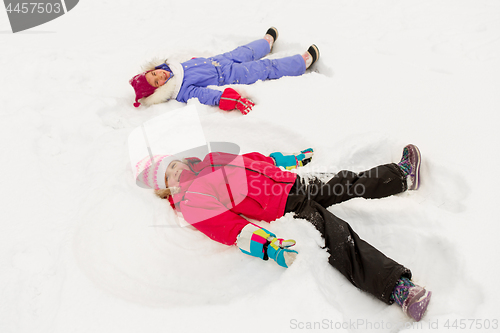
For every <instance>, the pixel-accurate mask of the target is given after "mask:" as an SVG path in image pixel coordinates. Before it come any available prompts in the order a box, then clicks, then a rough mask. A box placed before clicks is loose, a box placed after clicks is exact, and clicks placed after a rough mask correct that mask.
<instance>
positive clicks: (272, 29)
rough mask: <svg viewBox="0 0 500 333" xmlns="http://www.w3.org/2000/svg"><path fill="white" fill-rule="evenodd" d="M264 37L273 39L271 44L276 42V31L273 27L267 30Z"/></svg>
mask: <svg viewBox="0 0 500 333" xmlns="http://www.w3.org/2000/svg"><path fill="white" fill-rule="evenodd" d="M266 35H270V36H271V37H273V39H274V41H273V43H275V42H276V40H278V29H276V28H275V27H270V28H269V29H267V32H266Z"/></svg>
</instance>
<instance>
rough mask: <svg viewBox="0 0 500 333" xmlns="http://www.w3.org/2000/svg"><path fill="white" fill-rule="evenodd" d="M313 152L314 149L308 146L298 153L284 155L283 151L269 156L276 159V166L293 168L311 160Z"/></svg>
mask: <svg viewBox="0 0 500 333" xmlns="http://www.w3.org/2000/svg"><path fill="white" fill-rule="evenodd" d="M313 154H314V150H313V149H312V148H307V149H305V150H303V151H301V152H300V153H298V154H292V155H283V153H280V152H275V153H272V154H271V155H269V156H270V157H272V158H273V159H274V163H275V164H276V166H278V167H283V168H285V169H287V170H292V169H296V168H298V167H301V166H304V165H306V164H307V163H309V162H311V160H312V157H313Z"/></svg>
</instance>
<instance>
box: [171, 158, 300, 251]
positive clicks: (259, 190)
mask: <svg viewBox="0 0 500 333" xmlns="http://www.w3.org/2000/svg"><path fill="white" fill-rule="evenodd" d="M189 166H190V168H191V170H184V171H183V172H182V174H181V177H180V192H179V193H177V194H174V195H173V196H172V197H171V203H173V204H174V205H175V209H177V210H178V211H180V212H181V213H182V215H183V217H184V219H185V220H186V221H187V222H188V223H190V224H191V225H193V226H194V227H195V228H196V229H198V230H199V231H201V232H203V233H204V234H205V235H207V236H208V237H210V238H211V239H213V240H215V241H217V242H220V243H223V244H227V245H233V244H235V243H236V237H237V236H238V234H239V233H240V231H241V229H243V228H244V227H245V226H246V225H247V224H248V223H249V222H248V221H247V220H246V219H244V218H243V217H241V216H240V215H244V216H246V217H248V218H251V219H255V220H263V221H267V222H271V221H273V220H275V219H277V218H280V217H281V216H283V214H284V211H285V205H286V200H287V198H288V193H289V192H290V189H291V188H292V185H293V183H294V182H295V179H296V174H294V173H291V172H288V171H282V170H281V169H280V168H278V167H276V166H275V165H274V162H273V159H272V158H271V157H266V156H264V155H262V154H260V153H249V154H244V155H233V154H228V153H210V154H208V155H207V156H206V157H205V159H204V160H203V161H200V160H195V161H193V160H190V163H189Z"/></svg>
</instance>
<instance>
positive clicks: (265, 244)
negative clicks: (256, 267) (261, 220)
mask: <svg viewBox="0 0 500 333" xmlns="http://www.w3.org/2000/svg"><path fill="white" fill-rule="evenodd" d="M236 245H237V246H238V247H239V248H240V250H241V252H243V253H246V254H248V255H251V256H254V257H257V258H261V259H263V260H268V259H269V258H271V259H274V260H275V261H276V262H277V263H278V265H280V266H283V267H286V268H287V267H288V266H290V265H291V264H292V263H293V261H294V260H295V258H296V257H297V254H298V252H297V251H294V250H289V249H288V248H289V247H291V246H294V245H295V241H294V240H293V239H287V240H284V239H281V238H276V235H275V234H273V233H272V232H269V231H267V230H266V229H264V228H260V227H258V226H256V225H255V224H252V223H249V224H247V225H246V226H245V227H244V228H243V229H242V230H241V232H240V234H239V235H238V239H237V241H236Z"/></svg>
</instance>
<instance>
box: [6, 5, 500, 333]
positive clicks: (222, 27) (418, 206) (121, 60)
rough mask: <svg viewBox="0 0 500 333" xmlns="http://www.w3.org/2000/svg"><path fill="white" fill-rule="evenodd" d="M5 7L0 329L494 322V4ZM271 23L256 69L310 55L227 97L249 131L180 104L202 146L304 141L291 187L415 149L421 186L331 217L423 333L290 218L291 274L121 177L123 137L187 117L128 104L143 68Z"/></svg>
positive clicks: (497, 27) (401, 327)
mask: <svg viewBox="0 0 500 333" xmlns="http://www.w3.org/2000/svg"><path fill="white" fill-rule="evenodd" d="M118 4H119V5H118ZM0 12H2V14H0V39H1V45H2V47H1V48H0V66H1V68H2V75H1V76H0V87H1V91H2V92H1V97H0V105H1V107H0V119H1V121H2V125H3V126H2V130H1V131H0V139H1V147H2V160H1V163H0V168H1V174H2V175H3V177H1V180H0V188H1V202H2V209H1V211H0V220H1V222H0V332H9V333H10V332H123V333H126V332H139V331H141V332H215V331H217V332H255V331H262V330H268V329H272V330H273V331H279V332H288V331H292V332H295V331H334V330H335V331H339V332H341V331H348V332H357V331H377V332H378V331H380V332H395V331H411V330H418V331H445V330H448V329H447V328H446V327H445V324H446V323H447V322H448V324H449V325H450V326H451V325H452V324H453V322H454V321H455V320H456V322H455V325H457V323H458V324H460V322H461V320H465V322H466V328H465V329H459V328H456V327H455V328H453V327H451V329H450V331H460V332H466V331H474V327H476V325H477V323H478V322H481V323H484V324H486V320H489V322H488V323H491V326H490V329H489V330H487V329H485V328H482V329H481V330H480V331H493V329H492V328H493V327H494V326H493V323H494V320H496V322H497V327H498V325H499V324H498V320H500V311H499V310H500V307H499V306H498V303H497V299H498V296H499V295H498V288H497V287H496V278H497V277H498V276H499V274H500V269H499V265H498V260H497V257H496V254H497V252H496V251H498V249H499V245H498V240H497V238H498V236H497V235H498V234H499V231H500V226H499V222H500V221H499V218H498V213H497V211H496V208H495V207H497V202H496V198H497V189H498V188H499V186H500V182H499V177H498V176H497V175H496V166H497V165H498V163H499V162H500V158H499V157H498V154H497V149H498V147H499V143H500V141H499V136H498V132H496V130H497V127H498V121H499V117H498V115H497V113H498V110H499V107H500V94H499V93H498V92H499V91H500V80H499V77H500V61H499V60H500V3H499V2H498V1H493V0H489V1H488V0H476V1H451V0H448V1H445V0H437V1H404V2H400V1H388V0H386V1H377V2H371V1H339V0H332V1H323V2H319V1H317V2H316V1H312V2H308V3H307V4H306V3H305V2H304V1H297V0H289V1H286V2H284V1H272V2H271V1H259V0H258V1H252V2H248V1H222V0H218V1H217V0H216V1H211V2H201V1H193V0H191V1H190V0H186V1H182V2H167V1H157V0H145V1H131V0H124V1H120V2H116V1H105V0H103V1H99V2H92V1H80V2H79V3H78V5H77V6H76V7H75V8H74V9H73V10H72V11H71V12H68V13H67V14H66V15H64V16H62V17H60V18H58V19H56V20H53V21H51V22H48V23H46V24H44V25H41V26H38V27H35V28H33V29H30V30H27V31H25V32H21V33H17V34H12V33H11V32H10V26H9V22H8V18H7V14H6V13H5V12H3V11H0ZM4 13H5V14H4ZM271 25H275V26H276V27H277V28H278V29H279V33H280V34H279V39H278V41H277V42H276V43H275V45H274V50H273V53H272V54H271V55H270V57H282V56H288V55H292V54H295V53H302V52H303V51H304V50H305V49H307V47H308V46H309V45H310V44H311V43H315V44H316V45H318V47H319V49H320V52H321V59H320V61H319V63H318V64H317V65H316V66H315V68H314V69H313V70H312V71H309V72H307V73H306V74H305V75H303V76H301V77H287V78H282V79H280V80H276V81H266V82H258V83H256V84H253V85H250V86H241V87H237V89H240V90H241V91H243V92H244V93H245V94H247V95H248V96H250V97H251V98H252V99H253V100H254V102H256V106H255V108H254V110H253V111H252V112H251V113H249V114H248V115H247V116H242V115H241V114H239V113H238V112H231V113H226V112H223V111H220V110H219V109H217V108H215V107H209V106H205V105H200V104H199V103H198V102H197V101H196V100H191V101H190V102H189V103H188V105H189V106H191V105H195V106H196V107H197V109H198V110H199V115H200V119H201V121H202V125H203V129H204V131H205V136H206V137H207V138H208V139H209V140H214V141H217V140H223V141H230V142H234V143H236V144H238V145H239V146H240V147H241V149H242V151H244V152H250V151H260V152H263V153H271V152H273V151H285V152H286V151H288V152H291V151H298V150H302V149H305V148H308V147H313V148H314V149H315V156H314V159H313V162H312V163H311V164H309V165H308V166H306V167H305V168H303V169H302V170H301V171H300V172H301V173H307V172H311V171H318V170H322V171H324V172H335V171H340V170H342V169H351V170H353V171H362V170H364V169H366V168H370V167H373V166H376V165H378V164H383V163H388V162H397V161H398V160H399V158H400V154H401V151H402V148H403V147H404V145H406V144H407V143H414V144H416V145H418V147H419V148H420V150H421V152H422V156H423V164H422V170H421V179H422V186H421V189H420V190H419V191H416V192H407V193H403V194H401V195H397V196H394V197H390V198H385V199H381V200H362V199H356V200H352V201H349V202H345V203H342V204H341V205H338V206H334V207H331V208H330V210H331V211H332V212H333V213H335V214H336V215H338V216H339V217H341V218H343V219H345V220H346V221H348V222H349V223H350V224H351V225H352V227H353V228H354V230H356V231H357V233H358V234H359V235H360V236H361V237H362V238H364V239H365V240H367V241H368V242H370V243H371V244H372V245H374V246H376V247H377V248H379V249H380V250H381V251H382V252H384V253H385V254H386V255H388V256H390V257H392V258H393V259H395V260H397V261H398V262H401V263H402V264H404V265H405V266H407V267H409V268H411V269H412V271H413V274H414V278H415V281H416V282H417V283H419V284H421V285H425V286H426V287H427V288H428V289H429V290H431V291H432V292H433V298H432V301H431V303H430V306H429V308H428V311H427V313H426V315H425V316H424V318H423V319H422V321H421V322H420V323H419V324H418V325H417V324H415V323H412V322H411V321H409V320H408V318H406V317H405V315H403V313H402V312H401V310H400V309H399V308H398V307H397V306H396V305H393V306H386V305H385V304H383V303H381V302H380V301H378V300H376V299H374V298H373V297H371V296H369V295H367V294H366V293H363V292H361V291H359V290H357V289H356V288H354V287H353V286H352V285H351V284H350V283H349V282H348V281H347V280H346V279H345V278H344V277H343V276H341V275H340V273H338V272H336V271H335V270H334V269H333V268H331V267H330V266H329V265H328V263H327V255H326V253H325V252H324V251H323V250H321V248H320V246H319V245H321V243H322V240H321V237H320V236H319V234H318V233H317V232H316V231H315V230H314V228H313V227H312V226H311V225H310V224H308V223H307V222H305V221H303V220H297V219H293V218H292V216H291V215H286V216H284V217H283V218H281V219H279V220H278V221H275V222H273V223H272V224H271V225H270V226H269V228H270V229H271V230H272V231H273V232H275V233H276V234H278V235H279V236H280V237H285V238H293V239H295V240H296V241H297V246H296V248H297V250H298V251H299V253H300V254H299V256H298V257H297V260H296V262H295V263H294V264H293V265H292V266H291V267H290V268H289V269H286V270H285V269H283V268H281V267H279V266H278V265H276V264H274V263H272V262H263V261H259V260H257V259H255V258H252V257H249V256H245V255H243V254H242V253H240V252H239V250H238V249H236V248H235V247H227V246H224V245H220V244H218V243H215V242H213V241H211V240H209V239H208V238H206V237H205V236H204V235H202V234H201V233H199V232H197V231H194V230H191V229H189V228H175V227H173V226H174V225H175V219H176V218H175V215H174V213H173V212H172V211H171V209H170V208H169V207H168V206H167V205H166V204H165V202H164V201H162V200H159V199H157V198H156V197H155V196H154V195H153V194H152V193H151V192H150V191H147V190H144V189H141V188H139V187H137V186H136V185H135V184H134V180H133V177H132V175H133V171H132V169H131V167H130V163H129V156H128V148H127V143H128V137H129V134H130V133H131V132H132V131H133V130H134V129H136V128H137V127H138V126H140V125H141V124H142V123H144V122H146V121H148V120H150V119H153V118H154V117H157V116H159V115H165V114H168V113H169V112H174V111H175V110H178V109H179V108H184V107H186V105H184V104H181V103H178V102H175V101H173V102H169V103H164V104H161V105H157V106H154V107H150V108H145V107H141V108H139V109H136V108H134V107H133V106H132V103H133V99H134V98H133V97H134V96H133V91H132V88H131V87H130V86H129V84H128V80H129V79H130V78H131V77H132V76H133V75H134V74H136V72H137V71H138V70H139V69H140V66H141V64H142V63H143V62H145V61H148V60H150V59H151V58H153V57H155V56H173V57H179V58H186V57H187V58H189V57H194V56H210V55H215V54H219V53H221V52H224V51H229V50H231V49H233V48H235V47H236V46H238V45H241V44H245V43H247V42H250V41H252V40H254V39H257V38H260V37H262V35H263V33H264V32H265V31H266V29H267V28H268V27H269V26H271ZM370 325H371V326H370ZM471 325H472V326H471ZM497 329H498V328H497Z"/></svg>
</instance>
